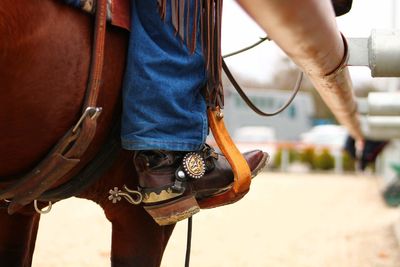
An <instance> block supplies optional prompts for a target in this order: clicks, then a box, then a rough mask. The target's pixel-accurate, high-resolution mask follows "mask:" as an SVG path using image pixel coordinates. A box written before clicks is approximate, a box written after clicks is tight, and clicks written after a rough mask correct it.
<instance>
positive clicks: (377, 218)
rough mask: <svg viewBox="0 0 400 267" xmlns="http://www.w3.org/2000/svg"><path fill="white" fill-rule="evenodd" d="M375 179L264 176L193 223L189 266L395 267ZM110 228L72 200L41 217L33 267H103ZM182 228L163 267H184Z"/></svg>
mask: <svg viewBox="0 0 400 267" xmlns="http://www.w3.org/2000/svg"><path fill="white" fill-rule="evenodd" d="M378 184H379V183H378V179H377V178H374V177H365V176H354V175H353V176H351V175H346V176H335V175H321V174H313V175H309V174H305V175H304V174H279V173H263V174H261V175H259V176H258V177H257V178H256V179H255V180H254V181H253V184H252V190H251V191H250V193H249V194H248V195H247V196H246V198H245V199H243V200H242V201H240V202H239V203H237V204H236V205H232V206H228V207H223V208H219V209H214V210H207V211H202V212H201V213H200V214H199V215H196V216H195V217H194V232H193V242H192V256H191V266H192V267H214V266H215V267H222V266H229V267H247V266H252V267H263V266H268V267H280V266H282V267H330V266H332V267H333V266H335V267H397V266H400V250H399V246H398V243H397V241H396V239H395V237H394V230H393V226H394V224H395V223H396V222H399V217H400V212H399V210H398V209H393V208H387V207H386V206H385V205H384V203H383V202H382V199H381V196H380V192H379V185H378ZM110 235H111V232H110V225H109V223H108V222H107V221H106V219H105V217H104V215H103V213H102V211H101V209H100V208H99V207H97V206H96V205H95V204H93V203H90V202H89V201H84V200H78V199H70V200H66V201H63V202H61V203H59V204H58V205H56V206H55V207H54V208H53V211H52V212H51V213H50V214H49V215H46V216H43V217H42V221H41V226H40V229H39V237H38V241H37V248H36V252H35V256H34V263H33V266H34V267H58V266H60V267H69V266H71V267H72V266H74V267H86V266H87V267H103V266H110V264H109V246H110ZM185 241H186V222H182V223H179V224H178V225H177V228H176V230H175V232H174V233H173V235H172V237H171V239H170V242H169V245H168V247H167V250H166V252H165V255H164V260H163V263H162V266H163V267H175V266H183V261H184V254H185Z"/></svg>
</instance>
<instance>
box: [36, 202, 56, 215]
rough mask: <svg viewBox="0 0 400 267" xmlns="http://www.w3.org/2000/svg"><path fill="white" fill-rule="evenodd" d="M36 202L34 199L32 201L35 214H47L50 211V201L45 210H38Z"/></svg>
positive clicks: (51, 205) (51, 204)
mask: <svg viewBox="0 0 400 267" xmlns="http://www.w3.org/2000/svg"><path fill="white" fill-rule="evenodd" d="M37 202H38V201H37V200H36V199H35V200H34V201H33V206H34V207H35V210H36V212H37V213H39V214H47V213H49V212H50V211H51V208H52V207H53V203H51V201H49V204H48V205H47V208H46V209H45V210H43V209H39V208H38V205H37Z"/></svg>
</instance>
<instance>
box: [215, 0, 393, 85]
mask: <svg viewBox="0 0 400 267" xmlns="http://www.w3.org/2000/svg"><path fill="white" fill-rule="evenodd" d="M395 1H396V0H353V7H352V9H351V11H350V12H349V13H348V14H346V15H343V16H341V17H338V18H337V23H338V28H339V30H340V31H341V32H342V33H343V34H344V35H345V36H346V37H368V36H369V35H370V33H371V30H372V29H388V28H393V26H394V25H395V26H396V28H398V27H399V25H400V18H398V19H396V18H395V17H394V16H393V15H394V13H395V12H393V10H394V9H393V8H395V10H396V11H398V14H400V1H399V3H396V2H395ZM394 2H395V3H394ZM223 12H224V14H223V21H222V53H223V54H226V53H229V52H232V51H235V50H238V49H240V48H243V47H245V46H248V45H250V44H253V43H255V42H256V41H258V40H259V38H260V37H263V36H265V35H266V34H265V33H264V32H263V30H262V29H261V28H260V27H258V25H257V24H256V23H254V22H253V21H252V19H251V18H250V17H249V16H248V15H247V14H246V13H245V12H244V11H243V10H242V9H241V8H240V6H238V4H237V3H236V1H234V0H225V1H224V11H223ZM396 20H397V21H396ZM282 57H285V54H284V53H283V52H282V51H281V50H280V49H279V47H277V46H276V45H275V44H274V43H273V42H264V43H263V44H262V45H260V46H258V47H256V48H254V49H252V50H250V51H248V52H245V53H242V54H240V55H237V56H235V57H232V58H229V59H228V60H227V64H228V65H229V66H230V67H231V69H232V70H233V71H234V72H235V73H241V74H243V75H246V76H248V77H251V78H252V79H255V80H258V81H271V78H272V77H273V74H274V73H275V72H276V71H277V70H276V66H277V65H278V64H279V62H280V61H281V60H282ZM350 74H351V77H352V80H353V83H354V85H355V86H357V85H359V84H365V83H372V84H374V85H376V86H378V87H379V86H385V85H386V84H388V82H387V80H388V79H384V78H374V79H373V78H371V74H370V70H369V69H368V68H367V67H350ZM391 80H393V79H391ZM389 83H390V82H389Z"/></svg>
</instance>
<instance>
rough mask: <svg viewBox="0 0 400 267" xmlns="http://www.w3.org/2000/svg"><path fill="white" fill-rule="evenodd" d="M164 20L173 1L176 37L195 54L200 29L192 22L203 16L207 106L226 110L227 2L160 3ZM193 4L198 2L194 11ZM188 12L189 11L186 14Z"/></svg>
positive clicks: (175, 0) (187, 0)
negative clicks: (224, 29)
mask: <svg viewBox="0 0 400 267" xmlns="http://www.w3.org/2000/svg"><path fill="white" fill-rule="evenodd" d="M157 1H158V7H159V13H160V16H161V19H163V20H164V19H165V17H166V12H167V1H171V16H172V24H173V27H174V28H175V30H176V33H177V34H178V35H179V36H180V38H181V39H182V41H183V42H184V43H185V44H186V46H187V47H188V48H189V50H190V51H191V52H192V53H193V52H194V51H195V49H196V41H197V40H196V36H197V31H198V30H199V29H198V26H197V23H193V25H192V29H189V28H190V26H189V25H190V19H191V18H192V19H197V17H198V16H199V12H200V36H201V43H202V49H203V56H204V60H205V64H206V69H207V74H208V77H207V78H208V79H207V85H206V88H205V96H206V100H207V105H208V106H209V107H211V108H212V109H215V108H216V107H221V108H223V106H224V93H223V88H222V82H221V72H222V57H221V19H222V5H223V0H157ZM190 1H194V2H195V5H194V8H193V10H191V9H190ZM185 8H186V10H185Z"/></svg>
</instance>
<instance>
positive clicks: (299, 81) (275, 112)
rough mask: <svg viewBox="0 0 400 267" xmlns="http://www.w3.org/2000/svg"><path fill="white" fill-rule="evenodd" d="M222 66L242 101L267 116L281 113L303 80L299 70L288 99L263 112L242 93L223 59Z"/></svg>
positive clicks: (294, 95) (292, 98) (256, 111)
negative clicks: (277, 107) (270, 110)
mask: <svg viewBox="0 0 400 267" xmlns="http://www.w3.org/2000/svg"><path fill="white" fill-rule="evenodd" d="M222 68H223V69H224V71H225V74H226V76H227V77H228V79H229V80H230V82H231V83H232V85H233V87H234V88H235V89H236V91H237V92H238V94H239V95H240V97H241V98H242V99H243V101H244V102H245V103H246V104H247V105H248V106H249V107H250V108H251V109H252V110H253V111H254V112H255V113H257V114H258V115H261V116H267V117H268V116H275V115H277V114H279V113H281V112H282V111H284V110H285V109H286V108H287V107H288V106H289V105H290V104H291V103H292V102H293V100H294V98H295V97H296V95H297V93H298V92H299V90H300V87H301V82H302V80H303V72H301V71H300V72H299V74H298V76H297V80H296V84H295V85H294V87H293V91H292V95H291V96H290V98H289V100H288V101H287V102H286V103H285V104H284V105H283V106H282V107H280V108H279V109H277V110H276V111H273V112H264V111H262V110H260V109H259V108H258V107H257V106H255V105H254V104H253V102H252V101H251V100H250V98H249V97H248V96H247V95H246V94H245V93H244V91H243V89H242V88H241V86H240V85H239V83H238V82H237V81H236V79H235V78H234V77H233V75H232V73H231V72H230V70H229V68H228V66H227V65H226V63H225V60H223V61H222Z"/></svg>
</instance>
